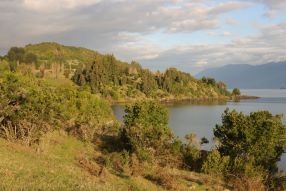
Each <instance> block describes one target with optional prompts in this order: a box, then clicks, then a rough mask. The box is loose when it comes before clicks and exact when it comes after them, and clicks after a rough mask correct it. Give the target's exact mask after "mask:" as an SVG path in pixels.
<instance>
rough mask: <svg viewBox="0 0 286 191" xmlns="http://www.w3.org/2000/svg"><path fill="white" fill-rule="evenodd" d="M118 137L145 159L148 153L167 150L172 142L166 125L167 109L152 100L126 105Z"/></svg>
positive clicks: (153, 153) (160, 152)
mask: <svg viewBox="0 0 286 191" xmlns="http://www.w3.org/2000/svg"><path fill="white" fill-rule="evenodd" d="M125 112H126V115H125V116H124V124H125V126H124V128H123V129H122V130H121V133H120V137H121V141H122V142H123V147H124V148H125V149H127V150H129V151H131V152H135V153H137V154H138V155H139V158H140V159H142V160H146V159H148V158H149V156H150V155H158V154H162V153H164V152H168V151H169V148H170V147H171V145H172V143H173V142H174V138H173V134H172V132H171V130H170V129H169V128H168V127H167V124H168V112H167V109H166V108H164V107H163V106H161V105H160V104H158V103H156V102H153V101H142V102H136V103H134V104H133V105H130V106H128V107H126V109H125Z"/></svg>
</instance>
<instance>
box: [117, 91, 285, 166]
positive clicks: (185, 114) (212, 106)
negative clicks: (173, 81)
mask: <svg viewBox="0 0 286 191" xmlns="http://www.w3.org/2000/svg"><path fill="white" fill-rule="evenodd" d="M241 92H242V94H246V95H253V96H258V97H260V98H259V99H255V100H243V101H240V102H224V103H222V102H216V103H204V104H200V103H195V104H194V103H192V104H190V103H189V104H187V103H183V104H182V103H181V104H173V105H168V106H167V107H168V109H169V112H170V119H169V127H170V128H171V129H172V130H173V132H174V133H175V135H177V136H179V137H180V138H182V139H183V138H184V136H185V135H186V134H188V133H195V134H196V135H197V137H198V139H200V138H202V137H206V138H207V139H208V140H209V141H210V144H208V145H205V146H203V149H211V147H213V145H214V143H213V141H212V139H213V128H214V127H215V125H216V124H220V123H221V115H222V113H223V112H224V110H225V109H226V108H229V109H235V110H237V111H241V112H243V113H247V114H248V113H250V112H254V111H262V110H268V111H270V112H271V113H273V114H283V115H284V117H283V121H284V123H285V124H286V119H285V116H286V90H285V89H277V90H273V89H271V90H261V89H259V90H241ZM113 111H114V113H115V115H116V116H117V117H118V118H119V119H122V116H123V115H124V110H123V106H113ZM280 167H281V168H282V169H284V170H286V154H284V155H283V156H282V159H281V163H280Z"/></svg>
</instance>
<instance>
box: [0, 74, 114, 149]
mask: <svg viewBox="0 0 286 191" xmlns="http://www.w3.org/2000/svg"><path fill="white" fill-rule="evenodd" d="M0 98H1V99H0V127H1V128H0V137H3V138H6V139H10V140H29V141H28V142H29V144H30V143H33V142H37V141H38V140H39V137H40V136H41V134H43V133H45V132H47V131H50V130H54V129H59V128H64V129H66V128H67V129H73V128H75V127H79V126H84V127H85V129H87V130H88V131H86V132H93V131H94V130H92V129H95V128H96V127H99V126H102V125H103V124H104V123H105V122H107V121H108V120H110V119H111V117H110V116H111V109H110V107H109V105H108V104H107V103H106V102H104V101H102V100H100V99H99V98H98V97H96V96H95V95H92V94H91V93H89V92H85V91H78V90H77V89H76V88H75V87H73V86H71V85H69V84H58V83H57V84H54V83H51V82H50V81H46V80H43V79H37V78H35V77H33V76H30V75H21V74H19V73H14V74H12V73H7V74H4V75H3V77H2V78H1V80H0Z"/></svg>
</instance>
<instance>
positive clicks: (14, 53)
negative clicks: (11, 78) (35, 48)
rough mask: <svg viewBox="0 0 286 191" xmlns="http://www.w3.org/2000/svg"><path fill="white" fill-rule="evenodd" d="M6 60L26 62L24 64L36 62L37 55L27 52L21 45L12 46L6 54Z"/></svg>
mask: <svg viewBox="0 0 286 191" xmlns="http://www.w3.org/2000/svg"><path fill="white" fill-rule="evenodd" d="M7 57H8V60H9V61H10V62H11V63H12V62H14V63H19V64H20V63H26V64H32V63H33V64H36V63H37V60H38V58H37V55H35V54H33V53H27V52H26V50H25V49H24V48H22V47H12V48H10V50H9V51H8V54H7Z"/></svg>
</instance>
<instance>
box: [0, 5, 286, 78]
mask: <svg viewBox="0 0 286 191" xmlns="http://www.w3.org/2000/svg"><path fill="white" fill-rule="evenodd" d="M285 13H286V1H285V0H231V1H226V0H224V1H222V0H81V1H78V0H13V1H10V0H2V1H0V26H1V27H0V34H1V35H0V42H1V43H0V52H1V54H5V53H6V52H7V50H8V49H9V48H10V47H11V46H24V45H25V44H28V43H38V42H42V41H56V42H59V43H63V44H66V45H75V46H82V47H87V48H91V49H94V50H98V51H100V52H103V53H113V54H115V56H116V57H118V58H120V59H122V60H125V61H132V60H136V61H138V62H140V63H141V64H142V65H143V66H145V67H148V68H150V69H152V70H157V69H159V70H164V69H166V68H167V67H178V68H179V69H181V70H184V71H187V72H190V73H192V74H196V73H197V72H199V71H201V70H203V69H206V68H210V67H218V66H222V65H226V64H264V63H268V62H279V61H285V60H286V54H285V53H286V51H285V50H286V45H284V43H283V42H286V15H285ZM285 44H286V43H285Z"/></svg>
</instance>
